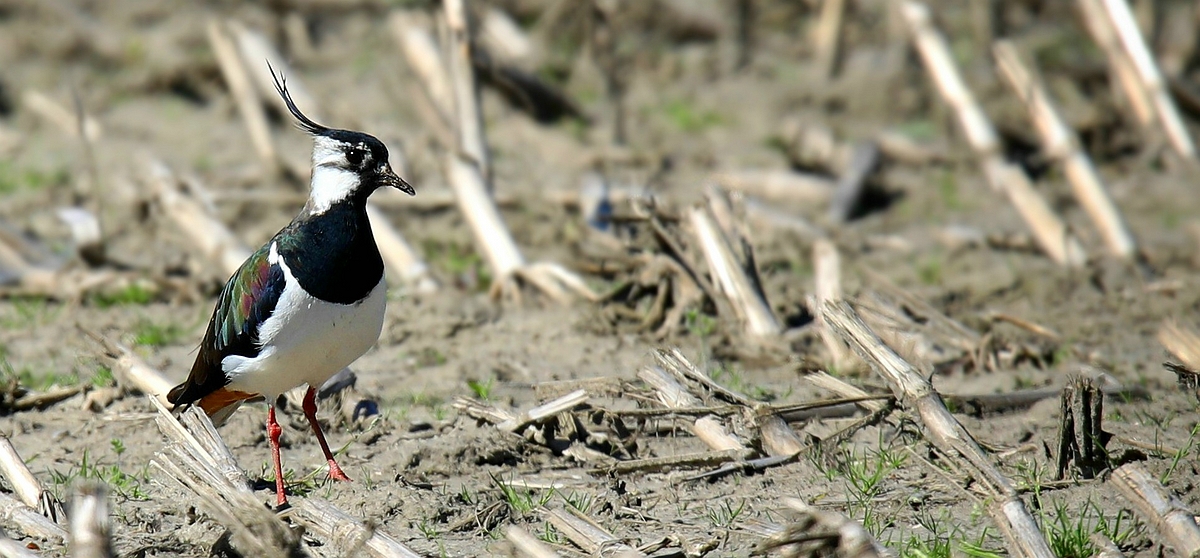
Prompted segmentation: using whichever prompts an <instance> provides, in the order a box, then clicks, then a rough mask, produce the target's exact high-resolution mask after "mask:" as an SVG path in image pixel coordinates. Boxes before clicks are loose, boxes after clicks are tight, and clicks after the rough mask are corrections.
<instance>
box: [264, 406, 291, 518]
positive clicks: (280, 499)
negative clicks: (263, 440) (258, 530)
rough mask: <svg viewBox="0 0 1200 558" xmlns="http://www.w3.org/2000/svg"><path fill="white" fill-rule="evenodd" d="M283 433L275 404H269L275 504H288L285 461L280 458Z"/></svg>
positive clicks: (268, 433)
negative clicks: (280, 441) (284, 485)
mask: <svg viewBox="0 0 1200 558" xmlns="http://www.w3.org/2000/svg"><path fill="white" fill-rule="evenodd" d="M280 434H283V428H280V426H279V422H277V421H276V420H275V406H274V405H267V438H268V439H270V441H271V459H272V460H273V461H274V462H275V505H276V506H284V505H287V494H285V493H284V491H283V462H282V461H280V459H279V435H280Z"/></svg>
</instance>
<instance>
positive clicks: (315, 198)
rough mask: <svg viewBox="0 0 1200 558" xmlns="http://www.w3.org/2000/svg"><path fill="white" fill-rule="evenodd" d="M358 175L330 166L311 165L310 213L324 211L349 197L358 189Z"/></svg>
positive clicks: (316, 213) (314, 213)
mask: <svg viewBox="0 0 1200 558" xmlns="http://www.w3.org/2000/svg"><path fill="white" fill-rule="evenodd" d="M358 183H359V179H358V175H357V174H355V173H353V172H350V171H348V170H345V169H340V168H337V167H332V166H317V167H313V172H312V183H311V185H310V191H309V193H308V197H309V201H310V202H311V205H310V214H312V215H319V214H321V213H325V212H326V211H328V210H329V208H330V207H333V204H335V203H338V202H340V201H342V200H344V199H346V198H349V197H350V195H351V194H352V193H354V191H355V190H357V189H358Z"/></svg>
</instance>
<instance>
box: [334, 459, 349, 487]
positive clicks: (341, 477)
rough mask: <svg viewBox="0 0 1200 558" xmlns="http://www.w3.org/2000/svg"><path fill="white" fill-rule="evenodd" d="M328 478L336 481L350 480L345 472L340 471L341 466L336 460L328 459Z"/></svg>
mask: <svg viewBox="0 0 1200 558" xmlns="http://www.w3.org/2000/svg"><path fill="white" fill-rule="evenodd" d="M329 478H331V479H333V480H336V481H346V482H352V481H351V480H350V477H347V476H346V473H344V472H342V468H341V467H340V466H339V465H338V464H337V461H334V460H332V459H330V460H329Z"/></svg>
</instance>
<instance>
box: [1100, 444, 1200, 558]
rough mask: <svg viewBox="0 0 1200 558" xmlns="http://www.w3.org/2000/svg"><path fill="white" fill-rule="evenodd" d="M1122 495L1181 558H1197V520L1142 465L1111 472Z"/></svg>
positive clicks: (1199, 529)
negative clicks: (1191, 557)
mask: <svg viewBox="0 0 1200 558" xmlns="http://www.w3.org/2000/svg"><path fill="white" fill-rule="evenodd" d="M1112 482H1113V484H1114V485H1115V486H1116V487H1117V490H1119V491H1120V492H1121V495H1122V496H1124V497H1125V499H1126V500H1129V502H1130V503H1132V504H1133V507H1134V508H1135V509H1137V511H1138V513H1139V514H1140V515H1141V516H1142V518H1144V519H1145V520H1146V521H1147V522H1148V523H1149V524H1150V525H1152V526H1154V529H1155V530H1156V531H1158V533H1159V534H1160V535H1162V536H1163V538H1165V539H1166V540H1167V541H1168V542H1169V543H1170V545H1169V546H1170V547H1171V548H1172V549H1174V550H1175V552H1176V553H1178V554H1179V555H1180V556H1200V527H1197V526H1196V518H1195V516H1194V515H1192V512H1191V511H1189V510H1188V509H1187V508H1186V507H1185V506H1184V505H1183V502H1180V501H1179V499H1178V498H1176V497H1175V496H1174V495H1173V494H1171V493H1170V492H1168V491H1167V489H1166V488H1165V487H1163V485H1162V484H1161V483H1160V482H1158V479H1156V478H1154V477H1153V476H1151V475H1150V473H1149V472H1147V471H1146V468H1145V467H1143V466H1142V464H1141V463H1127V464H1125V465H1122V466H1120V467H1118V468H1117V470H1116V471H1113V473H1112Z"/></svg>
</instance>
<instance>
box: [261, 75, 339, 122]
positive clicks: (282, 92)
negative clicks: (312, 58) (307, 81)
mask: <svg viewBox="0 0 1200 558" xmlns="http://www.w3.org/2000/svg"><path fill="white" fill-rule="evenodd" d="M267 69H268V70H270V71H271V79H272V80H274V81H275V90H276V91H278V92H279V96H280V97H283V103H284V104H286V105H287V108H288V112H290V113H292V116H293V117H294V118H295V119H296V127H297V128H300V129H301V130H304V131H305V132H308V133H310V134H312V135H314V136H316V135H322V134H326V133H328V132H329V128H326V127H325V126H322V125H320V124H317V123H316V122H313V121H312V119H311V118H309V117H307V116H304V113H303V112H300V109H299V108H297V107H296V102H295V101H293V100H292V96H291V94H289V93H288V89H287V77H286V76H283V75H282V74H280V75H276V74H275V68H273V67H271V62H270V61H269V60H268V61H267Z"/></svg>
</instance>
